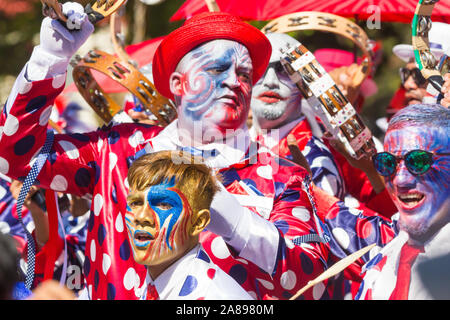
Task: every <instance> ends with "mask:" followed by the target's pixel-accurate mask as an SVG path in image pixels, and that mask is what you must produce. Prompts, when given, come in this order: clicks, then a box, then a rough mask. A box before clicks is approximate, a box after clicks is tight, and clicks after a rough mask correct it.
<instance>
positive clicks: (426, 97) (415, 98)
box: [392, 22, 450, 113]
mask: <svg viewBox="0 0 450 320" xmlns="http://www.w3.org/2000/svg"><path fill="white" fill-rule="evenodd" d="M449 32H450V25H449V24H446V23H441V22H434V23H433V25H432V28H431V29H430V31H429V41H430V50H431V53H432V54H433V55H434V56H435V58H436V59H437V61H439V59H441V57H442V56H443V55H444V54H445V53H446V52H448V51H447V50H448V48H449V46H450V43H449V38H448V34H449ZM392 51H393V53H394V54H395V55H396V56H397V57H398V58H400V59H401V60H403V61H404V62H405V63H406V66H405V67H402V68H400V69H399V73H400V80H401V85H402V87H403V89H404V90H405V93H404V100H403V105H402V107H404V106H407V105H410V104H417V103H422V102H423V103H434V102H435V100H434V97H433V96H432V95H431V94H429V93H427V86H428V81H427V80H426V79H425V78H424V77H423V76H422V74H421V72H420V70H419V69H418V68H417V65H416V63H415V59H414V51H413V47H412V45H410V44H398V45H396V46H394V48H393V49H392ZM393 111H394V110H393ZM393 113H395V111H394V112H393Z"/></svg>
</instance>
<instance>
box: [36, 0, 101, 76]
mask: <svg viewBox="0 0 450 320" xmlns="http://www.w3.org/2000/svg"><path fill="white" fill-rule="evenodd" d="M63 13H64V14H65V15H66V16H67V19H68V20H67V26H64V24H63V23H61V22H60V21H58V20H54V19H51V18H49V17H46V18H45V19H44V20H43V21H42V24H41V32H40V45H39V46H37V47H35V49H34V51H33V54H32V56H31V58H30V61H29V64H28V70H27V78H28V79H29V80H41V79H43V78H48V77H52V76H55V75H58V74H61V73H65V72H66V70H67V67H68V65H69V62H70V59H71V58H72V56H73V55H74V54H75V52H77V50H78V49H79V48H80V47H81V46H82V45H83V43H84V42H85V41H86V39H87V38H88V37H89V36H90V35H91V34H92V32H93V31H94V26H93V25H92V23H91V22H90V21H89V19H88V16H87V14H85V13H84V8H83V6H82V5H81V4H79V3H76V2H67V3H64V4H63ZM68 27H69V28H72V29H74V31H70V30H68V29H67V28H68Z"/></svg>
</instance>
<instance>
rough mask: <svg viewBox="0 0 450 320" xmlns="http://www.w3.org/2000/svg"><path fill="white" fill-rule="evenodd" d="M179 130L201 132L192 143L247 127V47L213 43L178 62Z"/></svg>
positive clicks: (249, 77)
mask: <svg viewBox="0 0 450 320" xmlns="http://www.w3.org/2000/svg"><path fill="white" fill-rule="evenodd" d="M175 74H178V75H179V79H180V83H181V85H180V86H179V87H180V90H179V91H178V92H177V94H175V99H176V101H177V104H178V106H179V107H178V124H179V128H181V129H184V130H185V131H187V132H188V133H190V134H192V133H196V132H199V133H200V134H201V136H198V137H197V134H195V136H194V137H193V139H194V140H195V141H197V142H202V143H208V142H212V141H210V140H211V139H209V138H208V137H210V138H211V137H214V140H216V139H217V137H222V138H223V137H225V136H226V135H228V134H229V133H230V132H233V131H234V130H237V129H241V128H242V127H244V126H245V123H246V120H247V116H248V111H249V108H250V98H251V90H252V77H253V65H252V61H251V58H250V54H249V52H248V50H247V48H246V47H245V46H243V45H242V44H240V43H238V42H236V41H230V40H214V41H210V42H207V43H205V44H203V45H200V46H199V47H197V48H195V49H193V50H191V51H190V52H189V53H188V54H186V55H185V56H184V57H183V59H181V61H180V62H179V64H178V66H177V69H176V72H175Z"/></svg>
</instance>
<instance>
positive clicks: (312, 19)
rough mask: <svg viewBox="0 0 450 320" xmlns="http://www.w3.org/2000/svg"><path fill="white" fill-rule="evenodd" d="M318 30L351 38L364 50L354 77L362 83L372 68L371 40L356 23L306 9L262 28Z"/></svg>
mask: <svg viewBox="0 0 450 320" xmlns="http://www.w3.org/2000/svg"><path fill="white" fill-rule="evenodd" d="M302 30H317V31H324V32H330V33H334V34H337V35H340V36H343V37H345V38H347V39H349V40H351V41H352V42H353V43H354V44H356V46H357V47H358V48H359V49H360V50H361V51H362V53H363V55H362V61H361V64H360V65H359V68H358V72H357V74H356V75H355V77H354V78H353V85H354V86H358V85H360V84H361V83H362V82H363V81H364V79H365V78H366V77H367V76H368V75H369V74H370V72H371V68H372V54H371V52H372V47H371V41H370V39H369V38H368V37H367V34H366V33H365V32H364V30H363V29H362V28H361V27H360V26H358V25H357V24H356V23H354V22H352V21H350V20H348V19H346V18H343V17H340V16H337V15H334V14H331V13H325V12H316V11H305V12H295V13H291V14H287V15H284V16H281V17H279V18H277V19H274V20H272V21H270V22H269V23H268V24H267V25H266V26H264V28H262V29H261V31H262V32H264V33H271V32H277V33H287V32H292V31H302Z"/></svg>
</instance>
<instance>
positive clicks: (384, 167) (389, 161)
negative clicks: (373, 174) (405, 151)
mask: <svg viewBox="0 0 450 320" xmlns="http://www.w3.org/2000/svg"><path fill="white" fill-rule="evenodd" d="M373 163H374V165H375V169H377V171H378V173H379V174H381V175H382V176H385V177H388V176H390V175H392V174H393V173H394V172H395V168H396V166H397V161H396V159H395V156H393V155H392V154H390V153H387V152H381V153H377V154H376V155H375V156H374V157H373Z"/></svg>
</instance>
